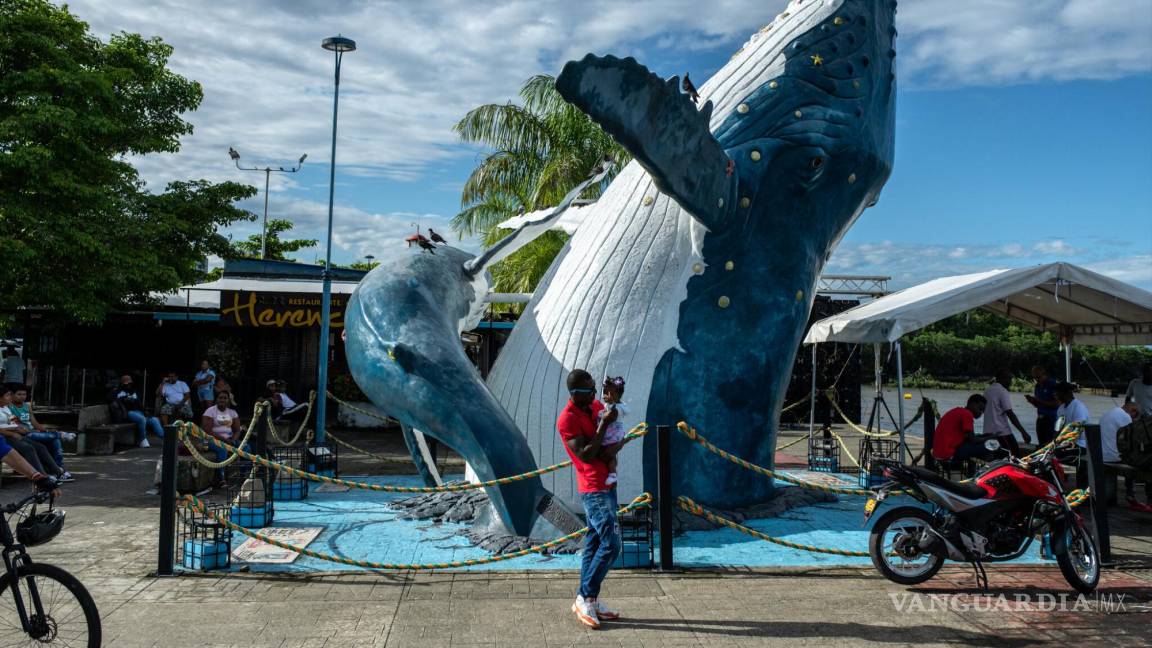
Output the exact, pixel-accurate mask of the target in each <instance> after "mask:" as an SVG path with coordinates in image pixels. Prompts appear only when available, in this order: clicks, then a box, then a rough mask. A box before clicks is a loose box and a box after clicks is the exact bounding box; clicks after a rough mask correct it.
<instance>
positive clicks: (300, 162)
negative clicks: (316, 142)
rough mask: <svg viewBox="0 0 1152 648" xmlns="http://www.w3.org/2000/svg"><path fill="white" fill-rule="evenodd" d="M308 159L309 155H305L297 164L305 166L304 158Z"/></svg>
mask: <svg viewBox="0 0 1152 648" xmlns="http://www.w3.org/2000/svg"><path fill="white" fill-rule="evenodd" d="M306 157H308V154H307V153H305V154H304V155H301V156H300V161H299V162H297V164H304V158H306Z"/></svg>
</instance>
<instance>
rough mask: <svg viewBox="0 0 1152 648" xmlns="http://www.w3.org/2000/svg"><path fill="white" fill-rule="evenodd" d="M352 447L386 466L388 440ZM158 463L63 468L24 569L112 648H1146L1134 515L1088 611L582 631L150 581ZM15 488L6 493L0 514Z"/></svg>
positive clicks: (258, 589) (1043, 575) (679, 602)
mask: <svg viewBox="0 0 1152 648" xmlns="http://www.w3.org/2000/svg"><path fill="white" fill-rule="evenodd" d="M350 440H353V441H354V442H356V443H357V444H358V445H361V444H362V445H365V446H366V447H368V448H369V449H371V450H372V451H374V452H385V453H393V454H397V459H400V455H399V453H398V452H397V451H398V447H397V446H396V440H395V439H392V438H391V437H382V436H380V435H376V436H370V435H367V434H362V435H355V436H351V437H350ZM157 454H158V453H157V451H156V450H155V449H152V450H133V451H128V452H125V453H122V454H120V455H113V456H111V457H85V458H71V463H70V464H69V468H70V469H72V470H73V471H74V472H77V473H78V474H79V475H80V480H79V481H78V482H76V483H75V484H72V485H70V486H69V488H68V489H67V491H66V499H65V500H64V502H63V503H62V505H63V506H64V507H65V508H66V509H67V510H68V525H67V527H66V528H65V531H64V532H63V534H62V535H61V537H60V538H58V539H57V540H56V541H54V542H53V543H51V544H49V545H47V546H44V547H38V548H36V549H35V550H34V552H33V556H34V557H35V558H36V559H37V560H40V561H44V562H51V563H55V564H58V565H60V566H62V567H64V568H66V569H68V570H69V571H72V572H73V573H75V574H76V575H77V576H78V577H79V578H80V579H81V580H82V581H83V582H84V583H85V585H86V586H87V587H88V588H89V589H90V591H91V592H92V593H93V595H94V597H95V599H96V601H97V604H98V606H99V608H100V611H101V614H102V617H103V623H104V636H105V639H106V642H105V645H108V646H124V647H136V646H164V647H179V646H261V647H264V646H275V647H280V648H287V647H296V646H419V647H427V648H434V647H440V646H442V647H452V648H460V647H465V646H489V647H491V646H583V645H604V646H790V647H792V646H798V645H820V646H825V645H837V646H839V645H847V646H855V645H860V646H866V645H881V644H882V645H895V646H902V645H907V646H937V645H939V646H957V645H960V646H988V645H997V646H999V645H1004V646H1021V647H1022V646H1033V645H1055V644H1057V643H1060V644H1068V643H1070V642H1076V644H1077V645H1083V646H1089V645H1117V646H1147V645H1152V561H1150V560H1149V558H1150V557H1149V555H1148V553H1149V552H1148V547H1149V538H1148V536H1149V535H1152V534H1150V531H1152V529H1150V527H1152V524H1150V523H1149V520H1148V519H1143V520H1141V519H1136V518H1135V517H1134V516H1135V514H1128V513H1122V512H1118V513H1117V514H1116V515H1114V516H1113V518H1114V520H1115V521H1114V526H1115V527H1116V528H1117V530H1118V536H1117V540H1116V544H1117V553H1118V556H1119V558H1120V559H1121V560H1123V561H1124V562H1123V564H1124V569H1123V570H1109V571H1107V572H1106V573H1105V576H1104V583H1103V587H1102V594H1103V596H1102V597H1101V599H1100V600H1098V601H1097V600H1091V601H1084V602H1079V601H1077V600H1076V599H1075V598H1073V599H1071V600H1067V601H1064V602H1063V603H1062V602H1061V601H1060V600H1059V597H1060V595H1061V594H1063V595H1069V594H1070V590H1069V588H1068V587H1067V586H1066V585H1065V584H1064V582H1063V579H1062V578H1061V577H1060V574H1059V572H1058V570H1056V569H1055V568H1052V567H1014V568H1001V567H997V566H990V567H989V569H988V573H989V576H990V578H991V584H992V591H991V592H990V593H989V594H987V595H984V594H981V593H979V592H977V591H976V589H975V586H974V581H973V579H972V576H971V572H970V570H969V569H968V568H966V567H950V568H947V569H946V570H945V571H944V572H942V574H941V575H940V576H938V577H937V578H935V579H933V580H932V581H929V582H928V583H926V584H925V585H923V586H920V587H917V588H905V587H901V586H899V585H896V584H894V583H890V582H888V581H886V580H884V579H882V578H880V577H879V576H878V575H877V574H876V573H875V572H874V571H873V570H871V569H858V568H836V569H778V570H740V571H736V570H724V569H723V568H718V569H717V570H716V571H713V572H694V573H687V574H661V575H657V574H652V573H647V572H614V573H613V574H612V575H611V576H610V578H609V580H608V582H607V583H606V585H605V591H604V597H605V599H606V600H608V601H610V602H611V603H612V604H613V605H614V606H616V607H618V608H619V609H620V610H621V611H622V612H623V613H624V615H625V618H624V619H623V620H622V621H620V622H618V623H614V624H606V626H605V628H604V629H602V630H600V631H592V630H588V629H585V628H584V627H583V626H581V625H579V624H578V623H577V622H576V621H575V619H574V618H573V617H572V614H571V612H570V611H569V606H570V604H571V600H572V596H573V592H574V589H575V586H576V575H575V573H572V572H541V571H532V572H519V573H515V572H514V573H507V572H484V573H459V572H456V573H404V574H386V573H357V574H352V575H349V574H339V575H317V576H310V577H298V576H281V575H272V576H270V575H257V574H234V575H227V576H216V575H207V576H181V577H176V578H166V579H157V578H154V577H151V576H150V575H149V572H151V571H152V570H154V569H155V560H156V556H155V545H156V527H157V518H158V509H157V499H156V498H155V497H149V496H147V495H144V491H145V490H146V489H147V488H148V487H149V485H150V482H151V477H152V470H153V462H154V461H155V457H156V456H157ZM399 463H401V462H399V461H398V462H397V464H398V465H399ZM342 464H343V465H344V467H345V469H346V470H347V471H349V472H357V473H365V472H369V470H370V469H371V468H372V467H373V466H375V467H376V469H379V468H380V466H379V464H378V462H369V461H366V459H365V458H363V457H359V458H358V457H354V456H351V455H349V454H342ZM24 488H25V485H24V484H23V483H20V482H10V483H8V484H7V485H5V486H4V488H3V490H0V499H2V500H8V499H12V498H14V497H16V496H17V495H20V494H22V493H23V492H25V491H24V490H23V489H24ZM1062 608H1064V609H1062ZM10 643H11V638H4V637H0V646H5V645H10Z"/></svg>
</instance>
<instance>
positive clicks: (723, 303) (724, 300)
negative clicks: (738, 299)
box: [716, 295, 732, 308]
mask: <svg viewBox="0 0 1152 648" xmlns="http://www.w3.org/2000/svg"><path fill="white" fill-rule="evenodd" d="M731 303H732V300H731V299H728V295H720V299H717V300H716V305H717V306H719V307H720V308H728V305H729V304H731Z"/></svg>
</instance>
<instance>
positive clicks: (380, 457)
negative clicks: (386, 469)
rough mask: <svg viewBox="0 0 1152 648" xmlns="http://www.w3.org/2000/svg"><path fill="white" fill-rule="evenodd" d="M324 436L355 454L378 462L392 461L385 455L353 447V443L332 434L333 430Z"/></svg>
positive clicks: (326, 432) (326, 431)
mask: <svg viewBox="0 0 1152 648" xmlns="http://www.w3.org/2000/svg"><path fill="white" fill-rule="evenodd" d="M324 436H326V437H328V438H329V439H332V440H333V441H335V442H336V443H339V444H340V445H342V446H344V447H345V448H348V449H349V450H352V451H354V452H359V453H360V454H365V455H368V456H369V457H372V458H373V459H376V460H378V461H391V459H390V458H388V457H385V456H384V455H381V454H376V453H374V452H368V451H367V450H365V449H364V448H361V447H360V446H357V445H353V444H352V443H349V442H348V441H345V440H343V439H341V438H339V437H337V436H336V435H335V434H332V430H325V432H324Z"/></svg>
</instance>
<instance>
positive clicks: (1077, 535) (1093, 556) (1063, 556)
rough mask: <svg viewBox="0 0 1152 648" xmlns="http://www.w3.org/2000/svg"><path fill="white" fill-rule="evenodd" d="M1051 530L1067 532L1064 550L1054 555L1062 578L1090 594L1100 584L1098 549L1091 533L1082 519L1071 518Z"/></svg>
mask: <svg viewBox="0 0 1152 648" xmlns="http://www.w3.org/2000/svg"><path fill="white" fill-rule="evenodd" d="M1053 532H1054V533H1064V534H1067V535H1066V536H1065V542H1064V545H1065V547H1066V550H1065V551H1064V552H1063V553H1060V554H1057V555H1056V564H1057V565H1060V573H1061V574H1063V575H1064V580H1066V581H1068V584H1069V585H1071V586H1072V587H1074V588H1076V590H1077V591H1079V592H1080V593H1082V594H1091V593H1092V592H1094V591H1095V590H1096V586H1097V585H1099V584H1100V549H1098V548H1097V547H1096V542H1095V541H1094V540H1092V534H1091V533H1088V530H1087V529H1086V528H1084V523H1083V521H1082V520H1071V521H1069V522H1067V523H1066V524H1064V526H1063V528H1060V529H1053Z"/></svg>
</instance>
